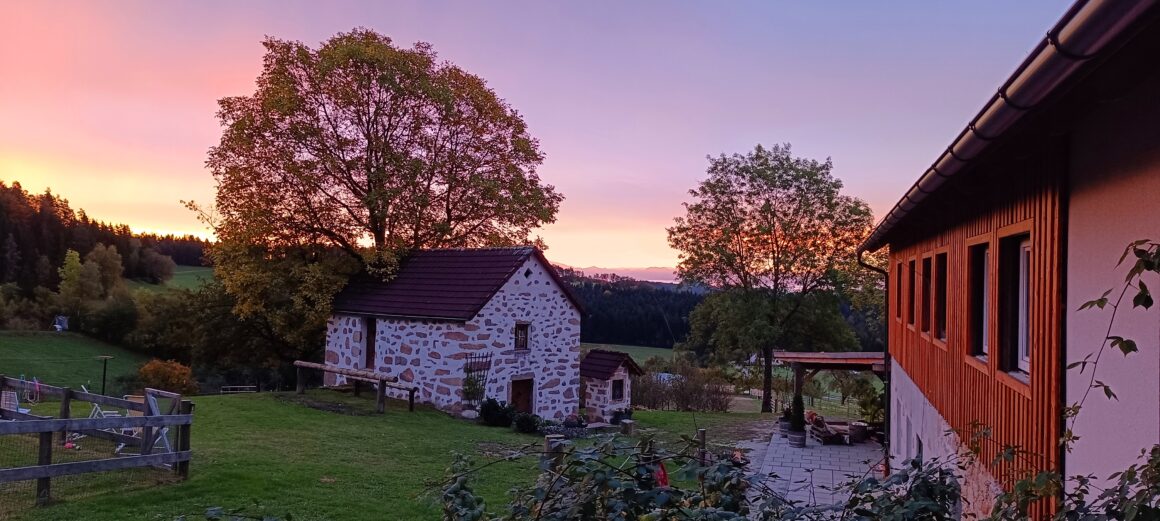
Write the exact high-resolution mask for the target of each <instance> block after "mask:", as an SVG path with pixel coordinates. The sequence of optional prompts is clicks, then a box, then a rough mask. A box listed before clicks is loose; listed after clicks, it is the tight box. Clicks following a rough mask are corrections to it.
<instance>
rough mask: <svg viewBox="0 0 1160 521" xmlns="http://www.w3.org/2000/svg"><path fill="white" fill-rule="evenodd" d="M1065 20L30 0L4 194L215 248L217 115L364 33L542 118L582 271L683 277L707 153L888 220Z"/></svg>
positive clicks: (551, 236) (907, 5)
mask: <svg viewBox="0 0 1160 521" xmlns="http://www.w3.org/2000/svg"><path fill="white" fill-rule="evenodd" d="M1067 7H1068V2H1064V1H1060V0H1052V1H1047V0H1036V1H1027V2H1010V1H998V0H986V1H970V2H967V1H961V2H929V1H925V0H923V1H905V2H903V1H898V2H889V3H879V2H855V1H848V2H838V1H835V2H804V1H803V2H766V1H731V2H672V1H664V2H661V1H634V2H620V1H615V2H614V1H600V0H597V1H584V2H538V1H537V2H532V1H528V2H522V1H520V2H515V1H513V2H507V1H503V2H475V1H462V2H459V1H454V2H453V1H446V0H434V1H405V2H394V1H388V2H384V1H375V2H370V1H368V2H338V1H328V2H306V1H286V0H277V1H274V0H271V1H249V2H234V1H215V0H209V1H206V0H201V1H197V2H193V1H188V2H176V1H174V2H154V1H117V2H103V1H85V2H63V1H47V2H41V1H12V2H4V3H2V4H0V180H3V181H5V182H8V183H11V182H13V181H19V182H20V183H21V184H22V185H23V186H24V187H25V188H26V189H28V190H31V191H35V192H40V191H43V190H44V189H45V188H46V187H51V188H52V190H53V192H54V193H57V194H58V195H61V196H63V197H65V198H67V199H68V200H69V201H70V203H71V204H72V206H73V207H74V208H83V209H84V210H85V211H86V212H87V213H88V214H89V215H90V216H92V217H94V218H98V219H101V220H105V221H111V222H124V223H127V224H129V225H130V226H132V227H133V229H134V230H140V231H155V232H177V233H187V232H188V233H199V234H205V233H206V232H207V230H206V229H205V228H204V226H203V225H201V224H200V223H199V222H198V221H197V220H196V218H195V216H194V215H193V214H192V213H191V212H189V211H188V210H186V209H185V208H184V207H183V206H182V205H181V201H182V200H194V201H198V202H203V203H207V202H211V201H212V199H213V194H214V183H213V178H212V176H211V175H210V173H209V171H208V170H206V169H205V167H204V162H205V158H206V152H207V150H208V149H209V148H210V147H211V146H213V145H215V144H216V143H217V142H218V140H219V139H220V136H221V128H220V126H219V125H218V121H217V119H216V117H215V111H216V102H217V100H218V99H219V98H222V97H226V96H235V95H247V94H251V93H252V92H253V90H254V87H253V86H254V80H255V78H256V77H257V75H258V72H259V69H260V66H261V58H262V47H261V41H262V39H263V38H264V37H265V36H267V35H268V36H273V37H277V38H281V39H287V40H298V41H302V42H305V43H308V44H311V45H317V44H318V43H319V42H321V41H323V40H325V39H327V38H329V37H330V36H332V35H334V34H336V33H338V32H343V31H348V30H350V29H352V28H354V27H367V28H370V29H374V30H376V31H379V32H380V33H383V34H385V35H388V36H390V37H391V38H393V39H394V40H395V41H396V42H397V43H400V44H405V45H410V44H412V43H414V42H417V41H424V42H429V43H431V44H432V45H433V46H434V48H435V50H436V51H438V52H439V54H440V56H441V57H442V58H444V59H447V60H450V61H452V62H454V63H456V64H458V65H460V66H461V67H463V68H465V69H467V70H468V71H470V72H472V73H474V74H477V75H479V76H481V77H483V78H484V79H485V80H487V82H488V84H489V86H490V87H492V88H493V89H494V90H495V91H496V92H497V94H499V96H500V97H502V98H504V99H506V100H507V101H508V102H509V103H510V104H511V105H512V106H513V107H515V108H516V109H517V110H519V111H520V112H521V113H522V114H523V115H524V117H525V120H526V121H527V123H528V125H529V129H530V132H531V133H532V135H533V136H535V137H537V138H539V139H540V144H541V148H542V150H543V151H544V152H545V153H546V155H547V159H546V160H545V161H544V164H543V165H542V166H541V167H540V169H539V173H540V175H541V177H542V178H543V180H544V181H545V182H547V183H551V184H553V185H555V186H556V187H557V188H558V189H559V191H561V192H562V193H563V194H564V195H565V197H566V200H565V201H564V203H563V205H562V206H561V209H560V212H559V214H558V215H557V221H556V222H555V223H554V224H551V225H549V226H547V227H545V228H544V229H542V230H540V232H539V234H540V235H541V236H542V237H543V239H544V240H545V242H546V243H547V245H548V247H549V250H548V252H547V255H548V257H549V258H550V259H551V260H552V261H553V262H557V263H563V264H567V265H571V266H578V267H588V266H601V267H606V268H626V267H638V268H639V267H652V266H660V267H671V266H674V265H675V264H676V262H677V252H675V251H673V250H672V249H670V248H669V247H668V243H667V240H666V237H667V235H666V232H665V228H666V227H667V226H670V225H671V224H672V220H673V218H674V217H676V216H678V215H681V213H682V211H683V210H682V206H681V203H682V202H684V201H687V200H688V196H687V194H688V190H689V189H690V188H692V187H694V186H695V185H696V183H697V182H698V181H699V180H701V179H702V178H703V177H704V175H705V167H706V165H707V160H706V156H708V155H718V154H721V153H726V154H732V153H743V152H745V151H747V150H751V149H752V148H753V146H754V145H756V144H758V143H762V144H773V143H791V144H792V146H793V150H794V153H795V154H797V155H800V156H805V157H812V158H817V159H823V158H826V157H830V158H832V160H833V162H834V174H835V175H836V176H837V177H839V178H840V179H842V180H843V181H844V182H845V189H846V191H847V193H849V194H851V195H855V196H858V197H861V198H863V199H864V200H866V201H867V202H868V203H870V206H871V208H873V210H874V212H875V215H876V216H881V215H884V214H885V213H886V212H887V211H889V209H890V208H891V207H892V206H893V205H894V203H895V202H896V201H897V200H898V198H899V197H900V196H901V194H902V193H903V191H904V190H905V189H906V188H908V187H909V186H910V184H911V183H912V182H913V181H914V180H915V179H916V178H917V177H918V176H919V175H920V174H921V173H922V172H923V170H925V169H926V167H927V166H929V164H930V162H931V161H933V160H934V159H935V158H936V157H937V156H938V154H939V153H940V152H941V151H942V150H943V149H944V148H945V147H946V146H947V145H948V144H949V143H950V142H951V140H952V139H953V138H954V136H955V135H957V134H958V132H959V131H960V130H961V129H962V128H963V127H964V126H965V125H966V123H967V122H968V121H969V120H970V118H971V117H972V116H974V114H975V113H976V112H977V111H978V109H979V108H980V107H981V106H982V105H983V103H984V102H985V101H987V99H988V98H989V97H990V96H991V94H992V93H993V92H994V91H995V89H996V88H997V87H998V86H999V84H1000V83H1002V81H1003V80H1004V79H1006V77H1007V76H1008V75H1009V74H1010V73H1011V72H1012V71H1013V70H1014V68H1015V67H1016V66H1017V65H1018V64H1019V62H1020V61H1022V60H1023V58H1024V57H1025V56H1026V55H1027V53H1028V52H1029V51H1030V50H1031V49H1032V48H1033V47H1034V46H1035V44H1036V43H1037V42H1038V41H1039V39H1041V38H1042V37H1043V34H1044V33H1045V32H1046V31H1047V29H1049V28H1050V27H1051V26H1052V24H1054V23H1055V21H1056V20H1057V19H1058V18H1059V17H1060V16H1061V15H1062V13H1063V12H1064V11H1065V10H1066V9H1067Z"/></svg>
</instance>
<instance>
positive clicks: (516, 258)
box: [326, 247, 581, 419]
mask: <svg viewBox="0 0 1160 521" xmlns="http://www.w3.org/2000/svg"><path fill="white" fill-rule="evenodd" d="M333 309H334V314H333V316H332V317H331V318H330V321H329V323H328V326H327V338H326V363H327V364H330V365H336V366H340V367H345V368H352V369H370V370H374V371H378V372H381V373H385V374H389V375H393V376H396V377H398V379H399V382H400V383H404V384H413V385H416V386H418V387H419V389H420V391H419V393H418V397H417V399H418V400H420V401H424V402H429V403H432V404H434V405H435V406H436V407H438V408H440V409H443V410H447V411H451V412H456V411H459V410H461V409H463V407H464V405H465V404H466V403H468V402H473V401H477V399H478V398H484V397H486V398H495V399H497V400H500V401H506V402H509V403H511V404H513V405H514V406H515V407H516V408H517V409H519V410H521V411H524V412H531V413H535V414H538V415H540V416H542V417H545V418H554V419H560V418H564V417H565V416H567V415H568V414H573V413H576V412H577V411H578V406H579V398H580V396H579V392H580V390H579V386H580V316H581V306H580V303H579V302H578V301H577V300H576V298H575V297H574V296H573V295H572V293H571V292H570V291H569V289H568V287H567V286H566V285H565V284H563V283H561V281H560V279H559V277H558V276H557V275H556V272H555V270H554V269H553V268H552V266H551V264H549V263H548V261H547V260H546V259H545V258H544V255H543V254H542V253H541V252H540V251H539V250H537V249H535V248H531V247H524V248H482V249H447V250H424V251H419V252H416V253H414V254H412V255H411V256H410V257H408V258H407V259H404V260H403V262H402V263H401V265H400V268H399V272H398V274H397V276H396V277H395V278H394V279H392V280H391V281H390V282H381V281H372V280H357V281H353V282H351V283H350V284H349V285H348V286H347V287H346V288H345V289H343V291H342V292H341V293H339V295H338V296H337V297H336V298H335V301H334V306H333ZM473 379H476V380H477V381H479V382H480V384H479V385H478V386H477V387H481V388H480V389H478V390H479V391H482V396H470V395H471V394H473V393H472V391H471V390H470V389H469V390H468V392H465V388H470V387H473V385H471V384H468V385H465V383H467V382H471V381H472V380H473ZM326 383H327V384H329V385H335V384H341V383H345V380H344V378H343V377H342V376H339V375H330V374H328V375H327V381H326ZM392 393H397V391H394V390H390V389H389V390H388V394H392ZM398 397H400V398H402V397H405V395H400V396H398Z"/></svg>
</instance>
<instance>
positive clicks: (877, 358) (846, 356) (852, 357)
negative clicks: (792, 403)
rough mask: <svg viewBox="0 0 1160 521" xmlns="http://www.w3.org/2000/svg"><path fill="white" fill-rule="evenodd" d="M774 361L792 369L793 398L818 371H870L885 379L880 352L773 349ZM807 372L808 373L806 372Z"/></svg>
mask: <svg viewBox="0 0 1160 521" xmlns="http://www.w3.org/2000/svg"><path fill="white" fill-rule="evenodd" d="M773 361H774V363H779V362H780V363H781V364H783V365H785V364H788V365H789V366H790V368H792V369H793V394H794V398H799V397H801V395H802V387H803V386H804V385H805V380H806V378H807V376H808V377H813V375H815V374H817V373H818V371H822V370H836V371H872V372H873V373H874V374H876V375H878V378H882V379H883V380H885V379H886V371H887V369H886V353H881V352H877V353H875V352H861V351H857V352H842V353H826V352H800V353H799V352H793V351H774V352H773ZM807 372H808V373H809V374H808V375H807V374H806V373H807Z"/></svg>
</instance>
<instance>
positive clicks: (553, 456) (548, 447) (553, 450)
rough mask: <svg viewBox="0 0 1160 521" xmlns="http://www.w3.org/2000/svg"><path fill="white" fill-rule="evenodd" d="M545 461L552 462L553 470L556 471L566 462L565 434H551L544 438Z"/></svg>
mask: <svg viewBox="0 0 1160 521" xmlns="http://www.w3.org/2000/svg"><path fill="white" fill-rule="evenodd" d="M542 458H543V459H545V460H551V462H552V463H551V465H552V469H553V470H555V469H556V468H558V467H559V466H560V463H561V462H563V461H564V435H563V434H549V435H547V436H544V455H543V456H542Z"/></svg>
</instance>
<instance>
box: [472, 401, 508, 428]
mask: <svg viewBox="0 0 1160 521" xmlns="http://www.w3.org/2000/svg"><path fill="white" fill-rule="evenodd" d="M515 413H516V408H515V407H513V406H511V405H508V404H507V402H497V401H496V400H495V398H488V399H486V400H484V401H483V405H481V406H480V407H479V421H480V422H482V423H483V424H484V425H487V426H490V427H510V426H511V424H512V420H514V418H513V417H514V416H515Z"/></svg>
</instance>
